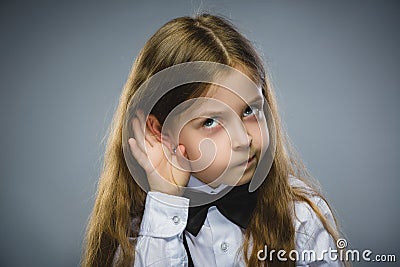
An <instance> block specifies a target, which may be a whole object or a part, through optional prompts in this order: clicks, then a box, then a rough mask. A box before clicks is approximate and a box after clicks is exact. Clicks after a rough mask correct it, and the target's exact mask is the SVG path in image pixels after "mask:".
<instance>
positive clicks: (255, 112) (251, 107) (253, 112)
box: [202, 106, 261, 130]
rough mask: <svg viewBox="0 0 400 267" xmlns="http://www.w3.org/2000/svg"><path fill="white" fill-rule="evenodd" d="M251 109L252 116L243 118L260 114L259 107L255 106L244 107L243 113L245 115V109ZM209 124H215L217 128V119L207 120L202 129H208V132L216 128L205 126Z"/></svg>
mask: <svg viewBox="0 0 400 267" xmlns="http://www.w3.org/2000/svg"><path fill="white" fill-rule="evenodd" d="M249 108H250V109H251V112H252V114H249V115H245V116H244V117H245V118H247V117H250V116H251V115H256V116H258V114H259V113H260V111H261V108H260V107H257V106H247V107H246V109H245V110H244V111H243V113H245V112H246V110H247V109H249ZM209 122H211V123H214V122H215V123H217V126H218V125H219V122H218V120H217V118H215V117H214V118H207V119H206V120H205V121H204V122H203V123H202V127H204V128H206V129H208V130H211V129H214V128H216V127H217V126H213V127H211V126H206V124H207V123H209Z"/></svg>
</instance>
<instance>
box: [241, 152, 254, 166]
mask: <svg viewBox="0 0 400 267" xmlns="http://www.w3.org/2000/svg"><path fill="white" fill-rule="evenodd" d="M255 157H256V155H255V154H254V155H252V156H251V157H250V158H249V159H248V160H246V161H243V162H242V163H240V164H238V165H247V164H249V163H251V162H252V161H253V160H254V159H255Z"/></svg>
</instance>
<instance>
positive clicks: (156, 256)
mask: <svg viewBox="0 0 400 267" xmlns="http://www.w3.org/2000/svg"><path fill="white" fill-rule="evenodd" d="M290 180H291V183H292V184H293V183H298V182H300V181H299V180H297V179H290ZM201 183H202V182H200V181H199V180H197V179H196V178H195V177H193V176H191V178H190V181H189V184H188V186H191V187H196V186H198V185H200V184H201ZM203 185H204V184H203ZM223 188H224V186H220V187H218V188H216V189H212V188H211V187H207V186H205V187H203V186H202V187H201V189H200V190H202V191H204V192H208V193H211V194H212V193H216V192H218V191H220V190H222V189H223ZM312 201H314V202H315V203H316V204H317V206H318V207H319V208H320V209H321V211H322V213H323V214H324V216H325V217H326V218H327V219H328V221H329V222H331V223H332V225H334V222H333V217H332V213H331V211H330V210H329V208H328V206H327V204H326V203H325V201H323V200H322V199H321V198H318V197H314V198H313V199H312ZM188 209H189V199H188V198H185V197H178V196H172V195H167V194H163V193H160V192H148V194H147V197H146V203H145V210H144V214H143V219H142V223H141V225H140V230H139V236H138V240H137V243H136V248H135V250H136V252H135V262H134V267H141V266H187V265H188V258H187V255H186V250H185V248H184V245H183V231H184V230H185V227H186V222H187V218H188ZM294 222H295V230H296V234H295V246H296V251H297V252H298V254H299V258H298V261H296V265H297V266H310V265H311V266H342V265H341V263H340V262H339V261H332V260H331V259H330V258H331V257H329V255H328V254H327V253H323V250H329V248H330V249H332V250H333V249H336V246H335V243H334V241H333V239H332V237H331V236H330V235H329V234H328V232H327V231H326V229H325V228H324V227H323V225H322V223H321V221H320V220H319V219H318V217H317V215H316V214H315V212H314V211H313V210H312V209H311V207H310V206H309V205H308V204H306V203H304V202H295V218H294ZM243 233H244V229H242V228H241V227H239V226H237V225H236V224H234V223H232V222H231V221H229V220H228V219H227V218H225V217H224V216H223V215H222V214H221V213H220V212H219V211H218V209H217V208H216V207H215V206H213V207H210V208H209V210H208V214H207V218H206V220H205V222H204V225H203V226H202V228H201V229H200V232H199V233H198V235H197V236H193V235H191V234H190V233H189V232H187V231H185V235H186V238H187V243H188V247H189V250H190V253H191V256H192V259H193V263H194V265H195V266H196V267H197V266H201V267H202V266H210V267H212V266H218V267H224V266H229V267H231V266H245V263H244V260H243V255H241V254H239V253H237V251H238V249H239V247H240V246H241V244H242V243H243ZM267 249H268V248H267ZM305 250H313V251H314V252H315V255H312V254H306V256H307V255H308V256H309V257H306V258H304V257H301V254H302V251H305ZM117 254H118V251H117ZM263 255H265V254H260V256H261V257H262V256H263ZM295 255H296V254H292V257H295ZM310 255H311V256H310ZM274 256H276V254H275V255H274ZM284 256H285V257H286V258H288V257H289V256H288V253H286V254H285V255H284ZM307 258H308V259H307Z"/></svg>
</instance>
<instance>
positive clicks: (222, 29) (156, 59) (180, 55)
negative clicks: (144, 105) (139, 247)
mask: <svg viewBox="0 0 400 267" xmlns="http://www.w3.org/2000/svg"><path fill="white" fill-rule="evenodd" d="M190 61H211V62H218V63H222V64H225V65H229V66H231V67H235V66H242V67H244V68H245V69H246V70H247V71H248V72H249V73H250V76H251V78H252V79H253V80H255V81H256V82H257V83H259V84H261V85H262V89H263V94H264V96H265V98H266V100H267V102H268V105H269V107H270V110H271V113H272V117H273V120H274V123H275V133H274V134H275V136H276V151H275V156H274V160H273V163H272V167H271V169H270V172H269V173H268V175H267V177H266V179H265V180H264V182H263V184H262V185H261V186H260V188H259V197H258V200H257V205H256V208H255V211H254V213H253V216H252V218H251V220H250V224H249V225H248V228H247V229H246V230H245V236H244V243H243V245H242V248H243V253H244V255H246V256H245V257H244V258H245V262H246V264H247V266H271V264H272V265H273V266H295V262H293V261H287V262H278V261H273V262H268V261H266V262H261V261H259V260H258V258H257V251H258V250H260V249H263V248H264V245H265V244H268V249H275V250H276V251H277V250H280V249H284V250H285V251H290V250H292V249H295V229H294V219H293V202H294V201H304V202H306V203H307V204H309V205H310V206H311V208H312V209H313V210H314V211H315V213H316V214H317V215H318V217H319V219H320V220H321V222H322V223H323V225H324V227H325V228H326V229H327V231H328V232H329V233H330V234H331V236H332V237H333V239H334V240H337V239H338V237H339V233H338V231H337V230H336V229H338V228H337V225H331V224H330V223H329V222H328V221H327V219H326V218H325V217H324V216H323V214H322V213H321V211H320V210H319V208H318V207H317V206H316V204H315V203H314V202H313V201H311V197H313V196H320V197H321V198H323V196H322V195H321V194H320V193H319V191H318V190H317V189H316V187H314V186H313V184H312V183H310V178H311V176H310V175H309V173H308V172H307V170H306V168H305V167H304V165H303V164H302V162H301V160H300V159H299V157H298V156H297V154H296V152H295V150H294V149H293V146H292V145H291V144H290V141H289V139H288V138H287V135H286V134H285V132H284V129H283V128H282V125H281V122H280V118H279V114H278V108H277V104H276V100H275V96H274V92H273V90H272V87H271V84H270V82H269V78H268V76H267V74H266V72H265V69H264V67H263V64H262V60H261V58H260V57H259V56H258V54H257V52H256V51H255V49H254V48H253V45H252V44H251V43H250V41H249V40H247V39H246V38H245V37H244V36H243V35H242V34H240V33H239V32H238V31H237V30H236V28H235V27H234V26H233V25H232V24H231V23H230V22H229V21H228V20H227V19H224V18H223V17H221V16H215V15H210V14H200V15H197V16H195V17H193V18H192V17H180V18H176V19H173V20H171V21H169V22H168V23H166V24H164V25H163V26H162V27H161V28H160V29H159V30H158V31H157V32H156V33H155V34H154V35H153V36H152V37H151V38H150V39H149V40H148V41H147V43H146V44H145V46H144V48H143V49H142V50H141V52H140V54H139V55H138V57H137V58H136V60H135V62H134V64H133V67H132V70H131V72H130V75H129V78H128V80H127V82H126V84H125V87H124V89H123V91H122V94H121V97H120V101H119V105H118V107H117V110H116V112H115V115H114V118H113V121H112V124H111V130H110V135H109V138H108V142H107V147H106V152H105V157H104V166H103V170H102V173H101V176H100V180H99V185H98V192H97V198H96V201H95V205H94V208H93V212H92V214H91V217H90V221H89V223H88V226H87V234H86V239H85V250H84V253H83V257H82V266H109V265H111V264H112V262H113V259H114V255H115V253H116V250H117V248H118V246H119V247H120V252H119V254H120V256H119V257H118V262H117V265H118V266H130V265H132V264H133V261H134V251H135V250H134V246H135V243H134V242H131V241H130V240H134V239H135V238H136V237H137V236H138V228H139V225H140V222H141V219H142V215H143V210H144V202H145V198H146V193H145V192H144V191H143V190H142V189H141V188H140V186H139V185H138V184H137V183H136V182H135V180H134V179H133V178H132V176H131V174H130V172H129V170H128V167H127V165H126V163H125V159H124V154H123V148H122V143H123V140H122V128H123V127H122V126H123V123H124V119H125V116H126V111H127V108H128V105H129V101H130V100H131V99H132V97H133V96H134V94H135V92H136V91H137V89H138V88H139V87H140V85H141V84H143V82H145V81H146V80H147V79H149V78H150V77H151V76H152V75H154V74H155V73H157V72H159V71H161V70H163V69H165V68H167V67H170V66H173V65H176V64H179V63H184V62H190ZM189 87H190V86H186V87H185V88H186V90H188V88H189ZM193 88H194V87H193V86H192V89H189V91H190V94H189V95H188V96H184V95H183V96H182V97H181V98H182V99H178V100H176V98H174V99H175V100H174V101H175V102H180V101H184V100H185V99H187V98H190V97H194V96H196V94H197V95H199V94H202V93H204V92H202V90H199V88H201V87H199V86H197V87H195V88H194V89H193ZM196 88H197V89H196ZM203 91H204V90H203ZM174 101H172V102H174ZM167 102H168V101H167ZM176 104H178V103H167V105H169V108H171V107H173V106H174V105H176ZM161 106H164V105H161ZM163 112H164V113H165V109H161V110H158V111H157V110H156V111H155V112H154V113H155V115H156V116H158V118H159V120H160V121H161V123H162V121H163V118H161V117H162V116H163ZM165 115H167V114H164V116H165ZM289 175H293V176H295V177H297V178H298V179H301V180H303V181H304V182H306V184H307V185H308V186H309V187H310V188H313V190H311V191H310V190H304V188H301V187H292V186H290V184H289V180H288V177H289ZM323 199H324V198H323ZM335 223H336V222H335ZM250 243H251V244H252V246H249V245H250ZM250 247H252V249H250ZM247 255H249V256H247Z"/></svg>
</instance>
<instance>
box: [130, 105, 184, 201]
mask: <svg viewBox="0 0 400 267" xmlns="http://www.w3.org/2000/svg"><path fill="white" fill-rule="evenodd" d="M136 114H137V116H136V117H134V118H133V119H132V127H133V134H134V138H129V140H128V142H129V145H130V148H131V152H132V155H133V156H134V157H135V159H136V160H137V162H138V163H139V164H140V166H142V168H143V169H144V171H145V172H146V175H147V179H148V182H149V185H150V191H158V192H162V193H166V194H170V195H176V196H181V195H182V193H183V187H185V186H186V185H187V183H188V181H189V177H190V172H189V171H183V170H181V169H178V168H176V167H175V166H178V167H180V168H182V167H181V166H180V165H179V161H178V157H183V155H185V151H186V150H185V146H184V145H179V146H178V147H177V148H176V153H175V154H174V153H173V152H172V151H171V150H172V149H171V144H164V145H166V146H167V147H169V149H168V150H166V151H164V149H163V144H162V143H165V141H166V140H165V139H163V138H162V137H161V139H160V140H161V142H160V141H159V140H158V139H157V138H156V137H155V135H153V134H152V133H151V131H150V130H149V129H146V131H145V127H146V121H145V117H144V114H143V112H142V111H137V112H136ZM171 162H172V164H171Z"/></svg>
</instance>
